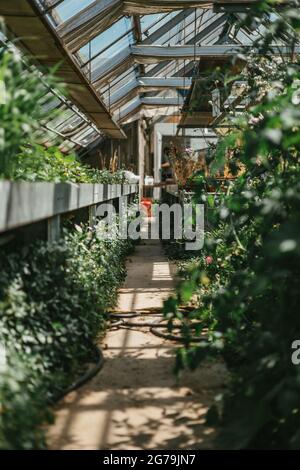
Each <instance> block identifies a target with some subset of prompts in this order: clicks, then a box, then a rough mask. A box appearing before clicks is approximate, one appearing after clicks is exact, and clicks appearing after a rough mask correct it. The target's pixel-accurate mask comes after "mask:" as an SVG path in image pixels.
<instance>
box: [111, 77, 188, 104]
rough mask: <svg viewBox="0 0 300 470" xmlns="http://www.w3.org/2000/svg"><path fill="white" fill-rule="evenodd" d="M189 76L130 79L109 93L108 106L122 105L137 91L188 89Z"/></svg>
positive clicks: (137, 92)
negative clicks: (118, 88)
mask: <svg viewBox="0 0 300 470" xmlns="http://www.w3.org/2000/svg"><path fill="white" fill-rule="evenodd" d="M191 83H192V80H191V78H184V77H166V78H164V77H140V78H138V79H135V80H131V81H130V82H129V83H128V84H127V85H125V86H124V87H122V88H121V89H120V90H118V91H116V92H115V93H113V94H112V95H111V98H110V108H111V110H114V109H116V107H119V106H122V105H123V104H125V103H126V101H129V100H131V99H132V98H133V97H134V96H136V95H137V94H139V93H147V92H149V91H156V90H162V89H171V88H176V89H188V88H189V87H190V86H191Z"/></svg>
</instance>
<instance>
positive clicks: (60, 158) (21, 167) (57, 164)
mask: <svg viewBox="0 0 300 470" xmlns="http://www.w3.org/2000/svg"><path fill="white" fill-rule="evenodd" d="M16 160H17V164H16V167H15V170H14V172H13V173H12V175H11V176H12V178H13V179H14V180H22V181H24V180H25V181H54V182H73V183H107V184H122V183H126V179H125V176H124V172H123V171H121V170H120V171H116V172H115V173H111V172H109V171H108V170H98V169H95V168H91V167H89V166H87V165H85V164H83V163H81V162H80V161H79V159H78V157H77V156H76V154H72V153H70V154H68V155H64V154H63V153H62V152H61V151H60V150H59V148H58V147H50V148H47V149H46V148H44V147H42V146H41V145H37V144H35V145H34V146H32V147H30V148H28V147H25V148H23V149H22V151H21V153H19V155H18V156H17V159H16Z"/></svg>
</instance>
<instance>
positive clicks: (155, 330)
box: [109, 312, 206, 343]
mask: <svg viewBox="0 0 300 470" xmlns="http://www.w3.org/2000/svg"><path fill="white" fill-rule="evenodd" d="M144 315H145V314H144ZM146 315H148V316H151V315H153V314H152V313H149V314H146ZM156 315H157V316H160V317H163V314H162V313H158V312H157V313H156ZM141 316H142V314H140V313H117V314H110V315H109V318H112V319H114V318H115V319H117V320H119V321H116V322H114V323H112V327H117V328H119V327H125V328H136V327H140V328H143V327H149V328H150V333H152V334H153V335H155V336H158V337H160V338H163V339H166V340H169V341H177V342H186V341H187V339H189V341H191V342H194V343H195V342H202V341H206V339H205V338H199V336H191V337H189V338H186V337H184V336H182V335H174V334H172V333H163V332H161V331H159V330H160V329H165V328H168V324H162V322H163V321H164V320H165V319H164V318H162V319H161V320H158V321H154V322H143V323H140V322H127V321H125V319H127V318H136V317H141ZM200 324H201V322H195V323H194V324H192V325H191V327H193V326H197V325H200Z"/></svg>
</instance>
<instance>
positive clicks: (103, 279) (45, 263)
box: [0, 227, 130, 449]
mask: <svg viewBox="0 0 300 470" xmlns="http://www.w3.org/2000/svg"><path fill="white" fill-rule="evenodd" d="M129 248H130V243H129V242H128V241H126V240H119V239H116V240H102V239H100V238H98V237H97V235H96V234H95V233H94V232H93V231H92V230H90V229H82V228H81V227H77V230H75V231H73V232H69V233H66V235H65V237H64V238H63V239H62V240H61V241H60V242H58V243H56V244H46V243H44V242H37V243H34V244H32V245H31V246H29V247H26V248H20V249H19V250H17V251H16V250H14V251H13V252H12V253H9V254H7V253H1V261H0V262H1V266H5V269H3V270H2V271H1V276H0V342H1V344H4V345H5V347H6V351H7V358H8V364H7V368H6V369H5V370H4V373H3V374H2V375H1V379H0V401H1V414H0V448H14V449H20V448H26V449H28V448H40V447H42V446H43V442H44V441H43V435H42V433H41V431H40V428H39V426H40V425H41V423H42V422H43V421H45V420H47V419H49V413H48V411H47V406H48V404H49V402H51V401H52V400H53V399H55V397H56V396H57V395H58V394H59V393H60V392H62V390H64V389H65V388H66V387H67V385H68V384H69V383H70V380H71V379H72V378H74V376H75V375H76V372H77V373H78V369H79V367H80V365H81V364H82V363H83V362H86V361H89V360H91V358H92V344H93V341H94V340H95V338H96V337H97V335H98V334H99V332H100V331H102V330H103V329H104V326H105V320H104V312H105V309H107V308H108V307H112V306H113V305H114V303H115V301H116V298H117V288H118V286H119V285H120V283H121V282H122V280H123V279H124V276H125V269H124V266H123V263H122V260H123V258H124V256H125V255H126V254H127V252H128V250H129Z"/></svg>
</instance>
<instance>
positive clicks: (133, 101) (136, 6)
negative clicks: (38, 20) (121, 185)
mask: <svg viewBox="0 0 300 470" xmlns="http://www.w3.org/2000/svg"><path fill="white" fill-rule="evenodd" d="M34 1H35V3H36V5H37V6H38V7H39V8H40V9H41V12H42V13H43V15H44V17H45V19H47V20H48V21H49V23H50V24H51V25H52V26H53V27H54V28H55V31H56V34H57V35H58V37H59V38H60V40H61V44H62V45H63V47H64V49H65V50H66V52H67V54H68V55H69V56H71V57H72V58H73V60H74V62H75V64H76V65H77V67H78V68H79V70H80V71H81V73H82V75H83V76H84V77H85V79H86V80H87V81H88V82H89V84H90V85H91V88H92V89H93V92H95V93H96V94H97V95H98V96H99V98H100V99H101V100H102V102H103V103H104V105H105V107H106V109H107V110H108V111H109V112H111V114H113V117H114V119H115V120H116V121H117V122H119V123H120V124H122V123H123V122H124V119H126V116H127V114H128V113H127V111H128V110H129V111H130V113H131V114H132V113H134V111H135V107H136V110H138V109H140V108H141V107H145V108H146V107H147V106H150V104H149V103H151V109H153V108H155V99H154V98H155V97H156V98H157V106H161V100H162V99H166V103H173V102H174V103H175V104H174V107H176V99H178V103H180V102H181V101H182V97H183V96H184V95H185V90H186V89H187V86H186V84H185V83H184V82H183V83H181V84H179V85H178V84H177V82H176V81H172V80H170V79H174V78H176V77H183V78H186V79H188V78H190V77H193V76H194V74H195V70H196V69H197V63H198V62H199V60H200V62H201V59H202V56H201V48H202V49H205V48H208V49H209V48H211V51H212V52H211V54H212V55H211V57H215V55H218V54H220V55H221V54H222V53H219V52H218V49H217V48H216V47H215V46H221V45H226V44H232V45H235V44H236V45H240V46H241V45H242V46H243V45H251V44H252V43H253V41H255V40H256V39H257V38H258V37H259V35H260V34H261V32H262V31H263V28H264V26H263V25H258V26H257V29H256V30H249V29H247V28H246V27H243V26H240V27H239V28H237V29H236V28H235V25H236V24H238V23H239V22H240V20H241V18H242V16H243V15H242V13H239V11H237V12H232V10H230V11H226V9H225V10H224V9H223V10H216V11H215V10H214V9H213V8H212V3H211V4H209V3H208V4H207V5H205V6H203V7H202V8H200V7H199V2H198V4H197V2H196V1H192V0H191V1H189V0H185V1H180V0H174V1H168V2H164V1H163V0H162V1H158V0H157V1H155V2H148V3H147V2H146V1H144V0H135V1H130V0H128V1H125V2H124V1H122V0H34ZM200 3H201V2H200ZM219 3H220V2H219ZM270 21H272V18H270ZM183 47H184V48H185V49H184V52H182V53H181V51H182V50H183V49H182V48H183ZM198 49H200V52H197V51H198ZM170 51H174V53H173V55H172V54H170ZM203 54H204V52H203ZM205 54H206V56H208V57H210V56H209V53H207V52H205ZM224 54H225V52H224ZM206 56H205V57H206ZM158 78H164V79H166V80H165V82H162V81H161V80H160V81H158V80H157V79H158ZM145 79H147V80H145ZM49 93H51V91H50V92H49ZM172 100H173V101H172ZM45 106H48V107H53V108H60V109H63V110H64V112H63V114H62V116H61V117H60V118H57V119H53V120H52V121H51V122H48V123H45V125H46V127H47V128H48V129H50V132H51V136H53V135H54V134H55V133H56V134H57V135H58V136H64V137H65V138H66V140H69V142H70V145H72V146H73V145H79V146H83V147H84V146H86V145H88V144H89V143H90V142H93V140H96V139H98V138H99V136H101V135H102V133H101V130H99V129H97V127H96V126H95V125H94V124H93V123H92V122H91V121H90V120H89V119H88V118H87V117H86V116H84V114H83V113H82V112H81V111H79V109H77V108H76V106H74V105H73V104H71V103H70V102H68V101H67V100H65V99H64V98H63V97H61V96H60V95H58V94H57V95H56V96H55V101H53V102H52V103H50V104H49V103H47V104H46V105H45ZM177 107H178V108H179V104H178V106H177ZM53 138H55V136H54V137H53Z"/></svg>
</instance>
